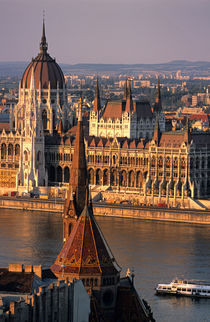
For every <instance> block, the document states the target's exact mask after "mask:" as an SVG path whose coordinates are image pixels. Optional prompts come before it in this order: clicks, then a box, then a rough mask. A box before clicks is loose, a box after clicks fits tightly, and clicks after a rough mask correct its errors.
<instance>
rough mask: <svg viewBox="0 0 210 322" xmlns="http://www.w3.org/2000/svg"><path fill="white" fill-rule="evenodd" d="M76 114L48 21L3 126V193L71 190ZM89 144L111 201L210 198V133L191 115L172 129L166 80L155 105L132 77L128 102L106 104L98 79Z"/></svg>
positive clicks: (96, 186) (99, 188)
mask: <svg viewBox="0 0 210 322" xmlns="http://www.w3.org/2000/svg"><path fill="white" fill-rule="evenodd" d="M81 105H82V100H81ZM72 113H73V112H72V110H71V108H70V107H69V105H68V103H67V88H66V84H65V79H64V75H63V72H62V70H61V68H60V67H59V65H58V64H57V63H56V61H55V59H53V58H51V56H50V55H49V53H48V45H47V41H46V36H45V25H44V24H43V32H42V38H41V43H40V52H39V54H38V55H37V56H36V58H34V59H32V61H31V63H30V64H29V65H28V67H27V68H26V70H25V72H24V74H23V76H22V79H21V81H20V84H19V100H18V103H17V105H16V106H15V107H14V108H12V107H11V109H10V131H6V130H4V129H3V130H1V132H0V191H1V192H2V191H3V192H7V191H18V192H19V193H20V194H21V193H23V192H36V191H38V192H42V191H45V192H46V191H48V193H50V192H52V191H53V189H54V190H55V187H60V188H59V189H61V190H62V189H65V187H66V186H67V184H68V182H69V176H70V171H71V163H72V157H73V154H74V140H75V136H74V135H73V132H74V131H73V129H72V126H73V123H72ZM85 146H86V156H87V164H88V174H89V183H90V185H91V189H92V191H93V192H94V191H95V192H98V193H101V194H102V196H103V197H104V199H107V200H109V199H110V200H111V199H113V200H116V199H117V198H123V196H124V198H126V199H128V198H129V196H132V198H134V199H135V200H141V201H143V202H146V203H147V204H148V203H149V204H152V203H156V202H164V203H167V204H169V205H170V204H171V205H177V204H182V203H183V202H185V201H186V200H188V199H189V198H192V199H194V198H195V199H199V198H205V197H209V196H210V133H201V132H200V133H198V132H193V131H192V129H191V128H190V124H189V122H188V121H186V126H185V128H184V129H182V130H174V131H170V132H166V131H165V117H164V113H163V111H162V105H161V93H160V86H159V82H158V84H157V93H156V97H155V104H154V105H153V106H151V105H150V103H149V102H148V101H146V100H144V101H142V100H139V101H135V100H134V99H133V98H132V90H131V84H130V81H129V80H128V81H127V82H126V84H125V91H124V96H123V99H122V100H115V101H111V100H109V101H108V102H107V103H106V104H105V105H104V106H102V105H101V100H100V91H99V84H98V81H97V84H96V90H95V98H94V102H93V108H92V110H91V112H90V115H89V135H88V134H87V135H86V138H85ZM108 196H110V197H108Z"/></svg>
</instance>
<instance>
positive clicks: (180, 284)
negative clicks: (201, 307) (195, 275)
mask: <svg viewBox="0 0 210 322" xmlns="http://www.w3.org/2000/svg"><path fill="white" fill-rule="evenodd" d="M155 290H156V294H157V295H177V296H190V297H204V298H210V283H206V282H202V281H195V280H179V279H174V280H173V281H172V282H171V283H170V284H158V286H157V287H156V289H155Z"/></svg>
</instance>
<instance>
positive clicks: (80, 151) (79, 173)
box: [64, 104, 88, 217]
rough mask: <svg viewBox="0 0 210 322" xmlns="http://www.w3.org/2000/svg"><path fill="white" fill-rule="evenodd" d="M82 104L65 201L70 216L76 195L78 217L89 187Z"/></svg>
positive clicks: (66, 214) (66, 212)
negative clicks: (72, 202)
mask: <svg viewBox="0 0 210 322" xmlns="http://www.w3.org/2000/svg"><path fill="white" fill-rule="evenodd" d="M81 114H82V113H81V104H80V110H79V117H78V123H77V130H76V138H75V143H74V155H73V161H72V166H71V175H70V180H69V191H68V195H67V199H66V201H65V208H64V215H65V216H68V215H70V214H71V207H70V205H71V194H73V197H74V206H75V210H76V215H77V217H79V216H80V214H81V212H82V210H83V209H84V206H85V195H86V189H87V182H88V176H87V166H86V158H85V143H84V132H83V122H82V115H81Z"/></svg>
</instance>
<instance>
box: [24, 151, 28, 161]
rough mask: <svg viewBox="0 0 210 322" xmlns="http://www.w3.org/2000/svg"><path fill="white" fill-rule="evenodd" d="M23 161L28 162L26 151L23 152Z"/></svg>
mask: <svg viewBox="0 0 210 322" xmlns="http://www.w3.org/2000/svg"><path fill="white" fill-rule="evenodd" d="M24 159H25V161H28V152H27V151H24Z"/></svg>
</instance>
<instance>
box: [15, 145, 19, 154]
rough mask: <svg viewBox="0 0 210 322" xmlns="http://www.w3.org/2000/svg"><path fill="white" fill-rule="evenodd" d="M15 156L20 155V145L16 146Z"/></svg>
mask: <svg viewBox="0 0 210 322" xmlns="http://www.w3.org/2000/svg"><path fill="white" fill-rule="evenodd" d="M15 155H20V145H19V144H16V145H15Z"/></svg>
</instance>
